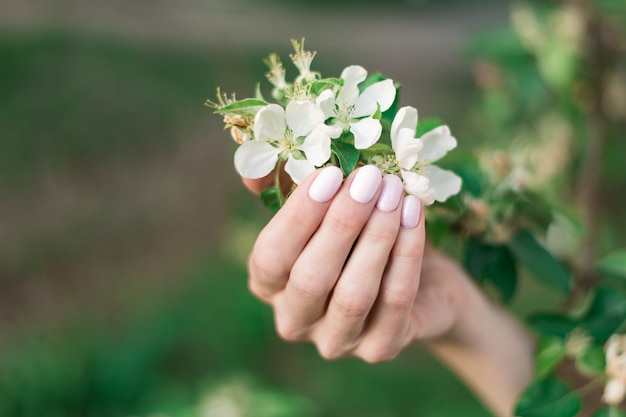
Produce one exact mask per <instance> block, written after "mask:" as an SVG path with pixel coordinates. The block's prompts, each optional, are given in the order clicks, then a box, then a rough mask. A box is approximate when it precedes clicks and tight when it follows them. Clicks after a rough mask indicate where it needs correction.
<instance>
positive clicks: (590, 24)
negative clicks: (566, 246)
mask: <svg viewBox="0 0 626 417" xmlns="http://www.w3.org/2000/svg"><path fill="white" fill-rule="evenodd" d="M580 3H582V4H580ZM579 7H581V8H582V10H583V11H584V14H585V18H586V20H587V23H586V32H587V36H586V38H587V40H588V44H587V50H586V52H587V53H586V58H587V62H586V64H587V66H588V68H589V83H590V87H591V90H592V92H593V93H592V94H593V96H592V97H591V102H590V103H589V104H590V105H589V123H588V129H587V140H586V143H587V147H586V149H585V151H584V154H583V160H582V165H581V169H580V173H579V178H578V195H579V203H580V206H581V208H582V210H583V216H584V220H585V224H586V229H587V232H586V236H585V240H584V243H583V249H582V256H581V261H582V264H581V266H580V270H579V272H578V274H577V276H576V277H575V279H576V285H577V286H578V288H579V289H580V290H582V291H584V292H587V291H588V290H589V289H591V288H592V287H593V286H594V285H595V284H596V283H597V280H598V277H597V272H596V260H597V257H598V253H597V252H598V238H599V229H600V214H601V213H600V212H601V210H600V200H601V195H602V190H601V180H602V174H601V171H602V160H603V156H604V150H605V145H606V140H607V127H608V123H609V120H608V116H607V115H606V114H605V112H604V110H603V107H602V99H603V93H604V91H605V89H606V75H605V74H607V71H608V70H609V69H610V67H611V65H612V64H613V62H612V61H613V59H612V58H613V57H612V54H611V51H610V48H609V47H608V46H607V45H606V42H605V41H604V40H603V38H602V33H601V32H602V22H601V21H600V19H599V18H597V17H594V14H593V10H591V6H589V4H588V3H587V2H579Z"/></svg>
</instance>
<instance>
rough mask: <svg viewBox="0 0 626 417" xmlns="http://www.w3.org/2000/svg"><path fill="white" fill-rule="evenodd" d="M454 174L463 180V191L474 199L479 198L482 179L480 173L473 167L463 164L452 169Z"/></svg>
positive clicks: (481, 189) (481, 190)
mask: <svg viewBox="0 0 626 417" xmlns="http://www.w3.org/2000/svg"><path fill="white" fill-rule="evenodd" d="M453 170H454V172H455V173H456V174H457V175H458V176H459V177H461V180H463V190H464V191H467V192H468V193H470V194H471V195H473V196H474V197H479V196H480V195H481V194H482V192H483V184H482V183H483V179H482V176H481V174H480V171H479V170H478V169H477V168H476V166H474V165H470V164H463V165H461V166H459V167H454V169H453Z"/></svg>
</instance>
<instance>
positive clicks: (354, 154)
mask: <svg viewBox="0 0 626 417" xmlns="http://www.w3.org/2000/svg"><path fill="white" fill-rule="evenodd" d="M330 150H331V151H332V153H334V154H335V155H336V156H337V159H338V160H339V167H340V168H341V170H342V171H343V175H344V177H347V176H348V175H350V173H351V172H352V171H354V168H356V164H357V162H359V151H358V149H356V148H355V147H354V145H352V144H350V143H346V142H342V141H340V140H333V141H332V142H331V144H330Z"/></svg>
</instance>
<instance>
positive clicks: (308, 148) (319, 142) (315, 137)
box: [300, 128, 330, 166]
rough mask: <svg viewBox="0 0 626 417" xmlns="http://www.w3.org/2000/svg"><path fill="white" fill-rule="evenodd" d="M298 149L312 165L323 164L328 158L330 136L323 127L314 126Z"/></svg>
mask: <svg viewBox="0 0 626 417" xmlns="http://www.w3.org/2000/svg"><path fill="white" fill-rule="evenodd" d="M300 150H301V151H302V152H304V154H305V155H306V159H307V160H308V161H309V162H311V163H312V164H313V165H315V166H320V165H323V164H325V163H326V161H328V160H329V159H330V136H328V135H327V134H326V132H325V131H324V129H323V128H316V129H314V130H313V132H311V134H310V135H309V136H307V137H306V138H305V139H304V143H303V144H302V146H300Z"/></svg>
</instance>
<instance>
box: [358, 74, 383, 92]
mask: <svg viewBox="0 0 626 417" xmlns="http://www.w3.org/2000/svg"><path fill="white" fill-rule="evenodd" d="M386 79H387V77H385V76H383V75H382V74H381V73H380V72H374V73H371V74H369V75H368V76H367V78H366V79H365V81H363V82H362V83H361V84H359V92H360V93H362V92H363V91H364V90H365V89H366V88H367V87H369V86H370V85H372V84H376V83H377V82H380V81H385V80H386Z"/></svg>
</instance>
